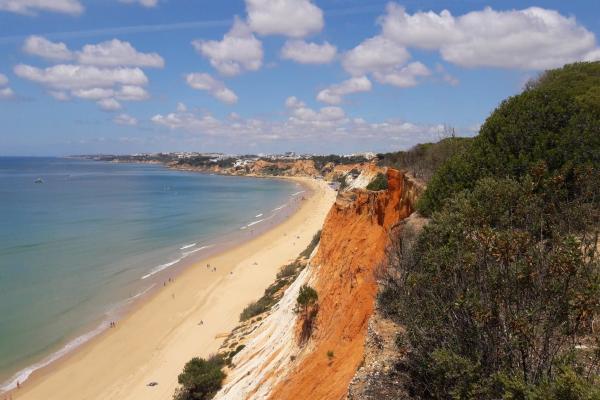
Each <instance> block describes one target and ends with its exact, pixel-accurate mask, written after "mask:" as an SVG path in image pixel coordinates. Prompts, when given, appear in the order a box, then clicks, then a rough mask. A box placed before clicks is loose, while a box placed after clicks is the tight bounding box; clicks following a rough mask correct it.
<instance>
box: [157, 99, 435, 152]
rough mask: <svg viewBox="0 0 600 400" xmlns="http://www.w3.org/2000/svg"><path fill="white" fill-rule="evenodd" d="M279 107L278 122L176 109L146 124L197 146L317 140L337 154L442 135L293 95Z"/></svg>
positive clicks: (428, 127)
mask: <svg viewBox="0 0 600 400" xmlns="http://www.w3.org/2000/svg"><path fill="white" fill-rule="evenodd" d="M285 106H286V114H287V116H286V117H285V118H284V119H282V120H266V119H262V118H243V117H240V116H239V115H233V116H232V115H230V116H228V117H227V118H224V119H218V118H215V117H214V116H212V115H211V114H208V113H205V112H196V111H194V110H189V109H188V108H187V107H186V106H185V105H183V104H179V105H178V107H177V110H176V111H175V112H172V113H169V114H165V115H163V114H157V115H155V116H153V117H152V119H151V121H152V122H153V123H154V124H155V125H157V126H161V127H164V128H167V129H169V130H172V131H182V132H185V133H186V134H187V135H189V136H188V138H192V137H194V138H198V140H202V141H203V143H206V140H211V139H210V138H214V140H215V141H217V140H218V143H221V144H222V143H224V142H227V141H229V142H230V143H235V144H236V145H238V146H240V143H242V145H247V144H248V143H256V142H264V143H273V142H275V141H282V142H281V143H285V145H286V147H288V148H289V146H290V145H292V144H293V143H294V142H293V141H294V140H297V141H298V142H303V143H306V142H307V141H318V142H319V143H320V144H321V145H327V144H329V145H330V146H335V147H331V148H337V149H339V146H340V143H349V142H352V141H354V142H355V143H363V142H364V140H365V139H369V138H373V143H385V146H386V148H407V147H410V146H412V145H413V144H415V143H419V142H421V143H422V142H427V141H431V140H434V139H436V138H438V137H439V135H440V133H441V132H443V125H441V124H431V125H423V124H414V123H410V122H407V121H398V120H387V121H380V122H368V121H366V120H364V119H362V118H350V117H348V116H347V115H346V114H345V113H344V110H342V109H341V108H339V107H324V108H321V109H319V110H315V109H312V108H310V107H308V106H307V105H306V104H305V103H304V102H303V101H301V100H299V99H298V98H296V97H293V96H292V97H289V98H288V99H287V100H286V102H285ZM340 141H341V142H340ZM215 143H217V142H215ZM327 151H329V150H327Z"/></svg>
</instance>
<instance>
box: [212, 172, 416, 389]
mask: <svg viewBox="0 0 600 400" xmlns="http://www.w3.org/2000/svg"><path fill="white" fill-rule="evenodd" d="M372 172H373V173H376V171H375V170H373V171H372ZM387 177H388V189H387V190H383V191H378V192H372V191H367V190H364V189H353V190H351V191H348V192H343V193H341V194H340V195H339V196H338V198H337V200H336V203H335V204H334V205H333V206H332V208H331V210H330V211H329V214H328V216H327V218H326V220H325V224H324V226H323V231H322V233H321V241H320V243H319V247H318V248H317V250H316V254H315V255H314V256H313V257H312V258H311V260H310V262H309V265H308V267H307V268H306V269H305V270H304V271H303V272H302V274H301V275H300V276H299V277H298V278H297V280H296V281H295V282H294V284H293V285H292V286H291V287H290V288H289V289H288V290H287V291H286V293H285V294H284V296H283V298H282V299H281V301H280V302H279V303H278V304H277V305H276V306H274V307H273V309H272V310H271V311H270V312H269V314H268V315H267V316H265V317H264V318H261V320H260V321H259V322H258V323H257V324H256V326H255V327H254V328H253V334H252V337H251V338H250V339H249V340H248V342H247V345H246V347H245V348H244V350H242V351H241V352H240V353H239V354H238V355H236V356H235V358H234V359H233V363H234V364H235V368H233V369H232V370H231V371H229V376H228V378H227V382H226V385H225V386H224V388H223V390H221V391H220V392H219V394H218V395H217V397H216V398H218V399H265V398H269V399H277V400H285V399H290V400H292V399H293V400H296V399H342V398H344V397H345V396H346V393H347V391H348V385H349V383H350V381H351V380H352V377H353V376H354V374H355V372H356V370H357V369H358V367H359V365H360V364H361V362H362V360H363V354H364V343H365V338H366V334H367V327H368V322H369V318H370V317H371V315H372V314H373V311H374V307H375V301H376V294H377V280H376V273H377V269H378V267H379V265H380V264H381V262H382V261H383V259H384V256H385V249H386V247H387V245H388V243H389V232H390V230H391V229H392V227H393V226H395V225H396V224H397V223H398V222H399V221H401V220H403V219H404V218H406V217H407V216H409V215H410V214H411V213H412V212H413V209H414V205H415V202H416V199H417V198H418V196H419V194H420V191H421V186H420V185H418V184H416V183H415V182H414V181H412V180H411V179H410V178H408V177H406V176H405V175H404V174H403V173H402V172H399V171H396V170H392V169H390V170H388V171H387ZM304 283H307V284H309V285H311V286H313V287H314V288H315V289H316V290H317V292H318V295H319V311H318V314H317V317H316V320H315V325H314V329H313V332H312V335H311V337H310V339H309V340H308V341H307V342H305V343H302V344H301V343H299V340H298V339H299V335H298V333H299V330H300V329H299V328H300V324H301V321H299V318H298V315H297V314H296V313H294V311H293V309H294V306H295V300H296V297H297V295H298V290H299V288H300V286H301V285H302V284H304ZM329 352H332V353H333V355H332V354H331V353H329ZM328 353H329V355H328Z"/></svg>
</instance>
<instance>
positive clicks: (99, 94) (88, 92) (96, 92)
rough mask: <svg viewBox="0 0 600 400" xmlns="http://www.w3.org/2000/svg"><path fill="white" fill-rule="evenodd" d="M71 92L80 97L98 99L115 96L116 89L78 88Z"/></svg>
mask: <svg viewBox="0 0 600 400" xmlns="http://www.w3.org/2000/svg"><path fill="white" fill-rule="evenodd" d="M71 94H72V95H73V96H75V97H77V98H80V99H85V100H96V101H97V100H101V99H106V98H109V97H113V96H114V95H115V91H114V90H112V89H105V88H92V89H77V90H73V91H72V92H71Z"/></svg>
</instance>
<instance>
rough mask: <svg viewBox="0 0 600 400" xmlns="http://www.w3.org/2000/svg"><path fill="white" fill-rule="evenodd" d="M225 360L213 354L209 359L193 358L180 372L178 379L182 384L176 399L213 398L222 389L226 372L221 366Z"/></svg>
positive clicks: (198, 399) (199, 399)
mask: <svg viewBox="0 0 600 400" xmlns="http://www.w3.org/2000/svg"><path fill="white" fill-rule="evenodd" d="M224 365H225V362H224V360H223V358H222V357H220V356H212V357H210V358H209V359H208V360H205V359H203V358H198V357H195V358H192V359H191V360H190V361H188V363H187V364H186V365H185V367H184V369H183V372H182V373H181V374H179V376H178V378H177V381H178V382H179V384H180V385H181V386H182V387H181V388H179V389H178V390H177V392H176V393H175V395H174V397H173V398H174V399H175V400H205V399H212V398H213V397H214V396H215V394H216V393H217V392H218V391H219V389H221V385H222V383H223V380H224V379H225V376H226V375H225V373H224V372H223V371H221V368H223V366H224Z"/></svg>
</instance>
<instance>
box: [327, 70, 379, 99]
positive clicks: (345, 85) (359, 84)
mask: <svg viewBox="0 0 600 400" xmlns="http://www.w3.org/2000/svg"><path fill="white" fill-rule="evenodd" d="M372 87H373V85H372V84H371V81H370V80H369V78H367V77H366V76H359V77H354V78H350V79H348V80H345V81H344V82H342V83H339V84H336V85H331V86H329V87H328V88H327V89H324V90H321V91H320V92H319V93H318V94H317V100H319V101H321V102H323V103H327V104H340V103H342V101H343V96H345V95H348V94H351V93H359V92H368V91H370V90H371V88H372Z"/></svg>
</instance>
